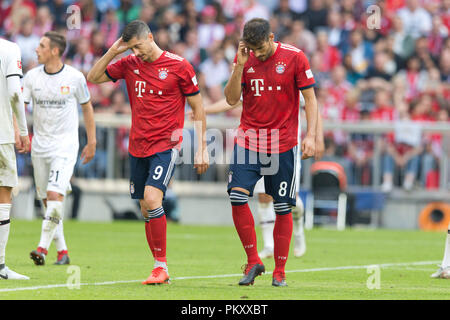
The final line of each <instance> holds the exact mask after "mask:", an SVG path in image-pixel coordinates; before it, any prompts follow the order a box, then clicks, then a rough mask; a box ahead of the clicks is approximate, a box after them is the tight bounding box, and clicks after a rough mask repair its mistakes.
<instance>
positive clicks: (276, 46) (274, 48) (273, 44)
mask: <svg viewBox="0 0 450 320" xmlns="http://www.w3.org/2000/svg"><path fill="white" fill-rule="evenodd" d="M277 48H278V43H276V42H275V41H274V42H273V43H272V54H271V55H270V56H273V55H274V54H275V51H277Z"/></svg>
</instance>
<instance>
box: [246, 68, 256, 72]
mask: <svg viewBox="0 0 450 320" xmlns="http://www.w3.org/2000/svg"><path fill="white" fill-rule="evenodd" d="M247 73H255V70H254V69H253V67H250V69H248V70H247Z"/></svg>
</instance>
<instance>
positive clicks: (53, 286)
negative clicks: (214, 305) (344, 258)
mask: <svg viewBox="0 0 450 320" xmlns="http://www.w3.org/2000/svg"><path fill="white" fill-rule="evenodd" d="M439 262H441V261H417V262H401V263H382V264H368V265H363V266H341V267H327V268H313V269H299V270H287V271H286V273H301V272H321V271H339V270H352V269H367V268H368V267H372V266H379V267H380V268H389V267H401V266H423V265H430V264H437V263H439ZM268 272H271V271H268ZM240 276H242V273H235V274H219V275H210V276H187V277H176V278H172V279H171V280H192V279H216V278H231V277H240ZM141 281H143V280H142V279H141V280H122V281H106V282H93V283H80V286H105V285H112V284H120V283H133V282H141ZM64 287H67V284H51V285H46V286H33V287H22V288H7V289H0V293H1V292H15V291H30V290H41V289H53V288H64Z"/></svg>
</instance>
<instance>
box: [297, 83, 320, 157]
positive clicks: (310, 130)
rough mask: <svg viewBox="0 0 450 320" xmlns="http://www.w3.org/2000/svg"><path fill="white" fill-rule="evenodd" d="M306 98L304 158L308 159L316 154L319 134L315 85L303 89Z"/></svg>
mask: <svg viewBox="0 0 450 320" xmlns="http://www.w3.org/2000/svg"><path fill="white" fill-rule="evenodd" d="M301 92H302V95H303V97H304V98H305V112H306V126H307V128H306V137H305V138H304V139H303V141H302V159H307V158H310V157H313V156H314V155H315V150H316V136H317V114H318V109H317V100H316V95H315V93H314V87H309V88H307V89H304V90H302V91H301Z"/></svg>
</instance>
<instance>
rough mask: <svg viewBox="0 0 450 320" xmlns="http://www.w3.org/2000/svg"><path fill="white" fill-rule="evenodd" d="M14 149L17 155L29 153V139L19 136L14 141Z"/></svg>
mask: <svg viewBox="0 0 450 320" xmlns="http://www.w3.org/2000/svg"><path fill="white" fill-rule="evenodd" d="M16 149H17V151H18V152H19V153H26V152H29V151H30V137H28V136H20V137H19V139H18V140H16Z"/></svg>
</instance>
